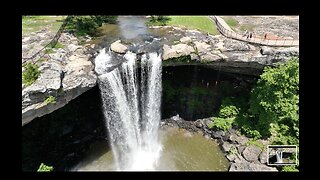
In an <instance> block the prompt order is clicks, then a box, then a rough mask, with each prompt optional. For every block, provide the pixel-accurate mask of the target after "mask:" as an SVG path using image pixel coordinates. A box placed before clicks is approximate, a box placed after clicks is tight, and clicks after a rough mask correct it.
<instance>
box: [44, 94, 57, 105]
mask: <svg viewBox="0 0 320 180" xmlns="http://www.w3.org/2000/svg"><path fill="white" fill-rule="evenodd" d="M44 103H46V104H54V103H56V98H55V97H54V96H48V97H47V99H46V100H44Z"/></svg>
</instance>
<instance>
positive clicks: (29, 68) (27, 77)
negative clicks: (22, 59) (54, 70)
mask: <svg viewBox="0 0 320 180" xmlns="http://www.w3.org/2000/svg"><path fill="white" fill-rule="evenodd" d="M23 66H24V68H25V70H24V71H23V72H22V82H23V84H25V85H26V86H30V85H31V84H32V83H33V82H34V81H36V80H37V79H38V77H39V75H40V71H39V69H38V68H39V67H38V66H37V65H36V64H32V63H27V64H25V65H23Z"/></svg>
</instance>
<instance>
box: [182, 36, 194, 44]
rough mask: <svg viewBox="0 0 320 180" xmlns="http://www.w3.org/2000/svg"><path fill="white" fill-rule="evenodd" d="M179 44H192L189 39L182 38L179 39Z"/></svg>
mask: <svg viewBox="0 0 320 180" xmlns="http://www.w3.org/2000/svg"><path fill="white" fill-rule="evenodd" d="M180 42H181V43H185V44H188V43H190V42H192V40H191V38H190V37H183V38H181V39H180Z"/></svg>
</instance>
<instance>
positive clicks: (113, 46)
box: [110, 40, 128, 54]
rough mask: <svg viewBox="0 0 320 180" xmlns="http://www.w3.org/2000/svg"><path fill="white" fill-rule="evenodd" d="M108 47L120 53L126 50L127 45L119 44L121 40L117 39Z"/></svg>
mask: <svg viewBox="0 0 320 180" xmlns="http://www.w3.org/2000/svg"><path fill="white" fill-rule="evenodd" d="M110 48H111V50H112V51H114V52H116V53H120V54H125V53H126V52H127V50H128V47H127V46H126V45H124V44H121V40H118V41H115V42H114V43H112V44H111V46H110Z"/></svg>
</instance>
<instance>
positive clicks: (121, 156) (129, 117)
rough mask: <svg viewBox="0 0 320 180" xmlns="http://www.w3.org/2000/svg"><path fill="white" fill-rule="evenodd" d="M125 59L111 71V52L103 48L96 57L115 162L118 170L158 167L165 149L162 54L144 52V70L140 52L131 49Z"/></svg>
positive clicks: (152, 168)
mask: <svg viewBox="0 0 320 180" xmlns="http://www.w3.org/2000/svg"><path fill="white" fill-rule="evenodd" d="M123 60H124V62H123V63H122V64H121V65H120V66H118V67H116V68H114V69H113V70H112V71H108V70H106V68H110V66H108V63H109V62H110V63H111V61H112V58H111V56H110V52H109V53H106V52H105V50H104V49H103V50H102V51H100V53H99V55H98V56H97V57H96V59H95V64H96V67H95V70H96V72H97V73H98V74H99V88H100V90H101V96H102V100H103V109H104V115H105V121H106V128H107V131H108V133H109V140H110V145H111V148H112V152H113V155H114V158H115V163H116V164H115V166H116V168H117V170H155V168H156V166H157V162H158V159H159V157H160V154H161V151H162V146H161V143H160V140H159V137H158V128H159V123H160V119H161V114H160V113H161V111H160V105H161V93H162V82H161V76H162V74H161V73H162V65H161V63H162V60H161V56H160V55H158V54H157V53H148V54H144V55H143V56H142V58H141V68H140V69H141V72H137V71H138V70H137V69H138V68H137V64H136V60H137V57H136V54H134V53H131V52H127V53H126V54H125V55H124V56H123ZM139 74H140V76H139ZM139 77H140V78H139ZM139 81H140V82H139Z"/></svg>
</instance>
